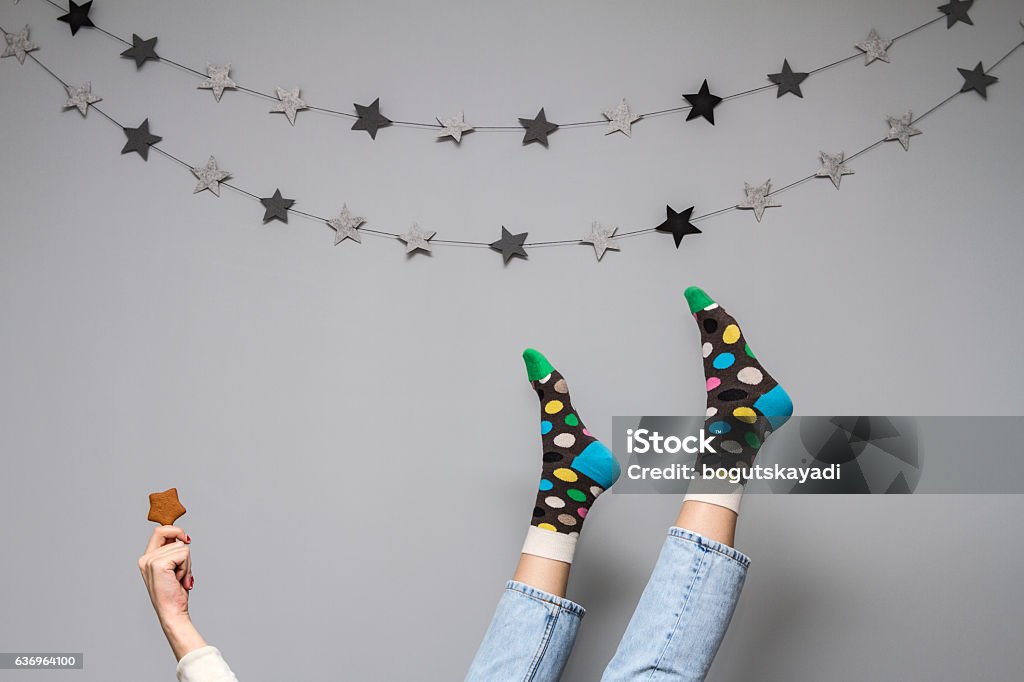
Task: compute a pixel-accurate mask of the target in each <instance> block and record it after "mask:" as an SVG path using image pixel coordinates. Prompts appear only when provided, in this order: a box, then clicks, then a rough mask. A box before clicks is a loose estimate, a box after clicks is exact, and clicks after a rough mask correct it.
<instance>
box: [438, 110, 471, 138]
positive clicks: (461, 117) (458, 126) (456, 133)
mask: <svg viewBox="0 0 1024 682" xmlns="http://www.w3.org/2000/svg"><path fill="white" fill-rule="evenodd" d="M437 122H438V123H440V124H441V127H442V128H443V130H442V131H441V134H440V135H438V136H437V137H438V138H442V137H450V138H452V139H453V140H455V142H456V144H458V143H460V142H462V134H463V133H468V132H470V131H471V130H473V126H471V125H468V124H467V123H466V115H465V114H464V113H463V112H461V111H460V112H459V113H457V114H455V115H454V116H447V117H445V118H442V117H440V116H438V117H437Z"/></svg>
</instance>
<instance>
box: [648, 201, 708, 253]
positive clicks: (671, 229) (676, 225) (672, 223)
mask: <svg viewBox="0 0 1024 682" xmlns="http://www.w3.org/2000/svg"><path fill="white" fill-rule="evenodd" d="M691 215H693V206H691V207H690V208H688V209H686V210H685V211H682V212H681V213H676V211H675V209H673V208H672V207H671V206H668V205H667V204H666V206H665V216H666V217H665V222H663V223H662V224H661V225H658V226H657V227H656V228H654V229H655V230H657V231H658V232H668V233H670V234H671V235H672V238H673V239H675V242H676V248H677V249H678V248H679V245H680V244H682V243H683V237H685V236H686V235H688V234H700V233H701V232H700V230H699V229H697V227H696V226H695V225H694V224H693V223H691V222H690V216H691Z"/></svg>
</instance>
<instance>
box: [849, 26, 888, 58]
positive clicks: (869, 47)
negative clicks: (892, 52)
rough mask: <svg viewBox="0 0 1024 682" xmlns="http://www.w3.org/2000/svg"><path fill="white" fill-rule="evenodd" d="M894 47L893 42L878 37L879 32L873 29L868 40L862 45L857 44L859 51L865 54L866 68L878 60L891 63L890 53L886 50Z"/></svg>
mask: <svg viewBox="0 0 1024 682" xmlns="http://www.w3.org/2000/svg"><path fill="white" fill-rule="evenodd" d="M891 45H892V41H891V40H886V39H884V38H882V37H881V36H880V35H878V31H876V30H875V29H871V31H870V32H869V33H868V38H867V40H865V41H864V42H862V43H857V49H858V50H860V51H861V52H863V53H864V66H867V65H868V64H870V63H871V62H873V61H875V60H876V59H881V60H882V61H883V62H888V61H889V53H888V52H886V50H888V49H889V47H890V46H891Z"/></svg>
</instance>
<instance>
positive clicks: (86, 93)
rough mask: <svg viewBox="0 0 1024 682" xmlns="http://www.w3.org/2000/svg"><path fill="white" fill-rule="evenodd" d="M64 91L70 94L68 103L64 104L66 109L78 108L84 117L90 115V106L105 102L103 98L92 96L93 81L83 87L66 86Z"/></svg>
mask: <svg viewBox="0 0 1024 682" xmlns="http://www.w3.org/2000/svg"><path fill="white" fill-rule="evenodd" d="M64 89H65V90H67V93H68V101H67V102H64V108H65V109H72V108H77V109H78V111H79V113H81V114H82V116H85V115H86V114H87V113H89V105H90V104H95V103H96V102H100V101H102V100H103V98H102V97H98V96H96V95H94V94H92V81H89V82H88V83H86V84H85V85H82V86H78V87H76V86H74V85H65V86H64Z"/></svg>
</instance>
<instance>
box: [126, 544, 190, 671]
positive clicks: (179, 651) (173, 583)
mask: <svg viewBox="0 0 1024 682" xmlns="http://www.w3.org/2000/svg"><path fill="white" fill-rule="evenodd" d="M191 542H192V538H190V537H189V536H188V535H186V534H185V531H183V530H182V529H181V528H178V527H177V526H159V527H157V528H156V529H154V530H153V535H152V536H151V537H150V538H149V544H147V545H146V551H145V553H144V554H143V555H142V556H141V557H139V571H140V572H141V573H142V580H143V581H144V582H145V583H146V590H148V591H149V599H150V601H151V602H153V609H154V610H155V611H156V615H157V618H159V620H160V626H161V627H162V628H163V630H164V635H166V636H167V641H168V642H169V643H170V645H171V649H172V650H173V651H174V655H175V656H176V657H177V658H178V660H181V657H182V656H184V655H185V654H187V653H188V652H189V651H192V650H194V649H198V648H200V647H203V646H206V642H204V641H203V638H202V637H201V636H200V635H199V632H198V631H197V630H196V629H195V627H194V626H193V625H192V620H191V618H190V617H189V613H188V595H189V592H190V591H191V590H192V588H193V587H194V586H195V578H194V577H193V576H192V557H191V553H190V552H189V545H190V544H191Z"/></svg>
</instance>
